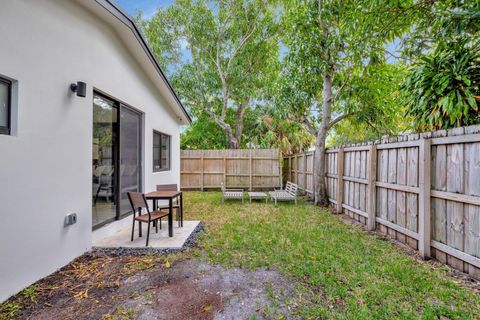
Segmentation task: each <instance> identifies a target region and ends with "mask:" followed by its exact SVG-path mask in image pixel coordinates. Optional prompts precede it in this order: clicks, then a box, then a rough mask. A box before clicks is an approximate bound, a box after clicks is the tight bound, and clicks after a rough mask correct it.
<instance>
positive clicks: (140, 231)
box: [138, 221, 142, 238]
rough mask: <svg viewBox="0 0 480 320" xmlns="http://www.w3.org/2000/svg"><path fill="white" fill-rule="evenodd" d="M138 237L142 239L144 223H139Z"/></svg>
mask: <svg viewBox="0 0 480 320" xmlns="http://www.w3.org/2000/svg"><path fill="white" fill-rule="evenodd" d="M138 236H139V237H140V238H141V237H142V222H141V221H138Z"/></svg>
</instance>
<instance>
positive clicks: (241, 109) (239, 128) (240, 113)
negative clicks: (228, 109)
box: [235, 102, 248, 148]
mask: <svg viewBox="0 0 480 320" xmlns="http://www.w3.org/2000/svg"><path fill="white" fill-rule="evenodd" d="M247 104H248V102H244V103H241V104H240V105H239V106H238V108H237V116H236V119H235V121H236V123H235V138H236V140H237V144H238V147H237V148H240V142H241V141H242V134H243V117H244V115H245V109H246V107H247Z"/></svg>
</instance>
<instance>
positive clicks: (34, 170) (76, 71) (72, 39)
mask: <svg viewBox="0 0 480 320" xmlns="http://www.w3.org/2000/svg"><path fill="white" fill-rule="evenodd" d="M0 21H2V23H1V24H0V39H1V40H0V75H2V76H6V77H9V78H11V79H13V80H14V81H15V82H14V96H15V97H14V98H15V99H16V100H17V102H16V103H14V106H13V108H14V112H13V113H14V117H13V123H14V130H13V131H14V132H13V134H12V135H11V136H6V135H0V257H1V258H0V301H3V300H5V299H7V298H8V297H9V296H10V295H12V294H14V293H16V292H18V291H19V290H21V289H22V288H24V287H26V286H28V285H30V284H31V283H33V282H35V281H37V280H39V279H40V278H42V277H44V276H46V275H48V274H50V273H52V272H54V271H55V270H56V269H58V268H60V267H61V266H63V265H65V264H67V263H68V262H69V261H71V260H72V259H74V258H75V257H77V256H79V255H81V254H82V253H84V252H85V251H87V250H89V249H90V248H91V233H92V210H91V206H92V194H91V193H92V185H91V183H92V181H91V179H92V178H91V177H92V93H93V88H97V89H99V90H101V91H102V92H105V93H107V94H109V95H111V96H113V97H115V98H117V99H119V100H120V101H122V102H125V103H127V104H129V105H130V106H133V107H135V108H137V109H138V110H140V111H142V112H143V113H144V139H143V141H144V154H145V156H144V166H143V179H142V180H143V183H144V190H147V191H148V190H153V189H154V188H155V185H156V184H158V183H179V182H180V170H179V166H180V155H179V153H180V151H179V123H178V120H177V119H178V118H177V116H176V115H175V114H174V112H173V111H172V109H171V108H170V107H169V106H167V103H166V101H167V100H166V99H165V96H164V95H163V93H161V92H160V91H159V90H158V89H157V88H156V87H155V86H154V84H153V82H152V81H151V80H150V78H149V77H148V76H147V74H146V73H145V72H144V71H143V69H142V68H141V66H140V64H139V63H138V62H137V61H136V60H135V59H134V58H133V55H131V54H130V53H129V49H128V48H127V47H126V46H125V45H124V44H123V42H122V40H121V39H120V37H118V36H117V34H116V33H115V32H114V31H113V29H112V28H111V27H109V26H108V25H107V24H106V23H104V22H102V21H101V20H100V19H99V18H98V17H96V16H94V15H93V14H92V13H91V12H89V11H87V10H86V9H85V8H83V7H81V6H80V5H78V4H77V2H74V1H65V0H35V1H31V0H17V1H13V0H7V1H2V3H1V4H0ZM76 81H84V82H86V83H87V84H88V90H87V97H86V98H81V97H77V96H75V95H74V94H71V92H70V91H69V85H70V83H72V82H76ZM154 129H156V130H159V131H162V132H165V133H168V134H170V135H171V136H172V141H171V143H172V155H171V156H172V158H171V159H172V162H171V163H172V165H171V170H170V171H166V172H159V173H153V172H152V139H153V137H152V135H153V133H152V132H153V130H154ZM72 212H75V213H77V215H78V222H77V223H76V224H74V225H72V226H69V227H64V225H63V221H64V217H65V215H66V214H68V213H72Z"/></svg>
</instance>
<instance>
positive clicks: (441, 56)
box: [404, 40, 480, 131]
mask: <svg viewBox="0 0 480 320" xmlns="http://www.w3.org/2000/svg"><path fill="white" fill-rule="evenodd" d="M404 89H405V91H406V94H407V95H409V96H410V97H411V98H410V99H409V100H408V105H409V110H408V114H409V115H412V116H413V117H414V125H415V128H416V129H417V130H419V131H426V130H436V129H448V128H452V127H459V126H464V125H471V124H476V123H480V118H479V116H480V113H479V110H478V102H477V100H476V99H475V96H477V98H478V96H479V95H480V42H479V43H476V44H475V45H473V44H471V43H470V42H469V41H461V40H458V41H455V42H451V43H447V44H446V45H441V46H438V47H437V48H436V49H435V51H434V52H432V53H431V54H427V55H425V56H424V57H422V59H421V60H419V61H417V62H416V63H415V64H414V65H413V66H412V67H411V69H410V75H409V77H408V78H407V81H406V82H405V87H404Z"/></svg>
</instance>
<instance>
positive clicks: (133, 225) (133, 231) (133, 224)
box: [131, 212, 135, 241]
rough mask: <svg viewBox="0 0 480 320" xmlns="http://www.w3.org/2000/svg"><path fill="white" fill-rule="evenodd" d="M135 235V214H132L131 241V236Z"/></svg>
mask: <svg viewBox="0 0 480 320" xmlns="http://www.w3.org/2000/svg"><path fill="white" fill-rule="evenodd" d="M134 233H135V212H134V213H133V223H132V240H131V241H133V234H134Z"/></svg>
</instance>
